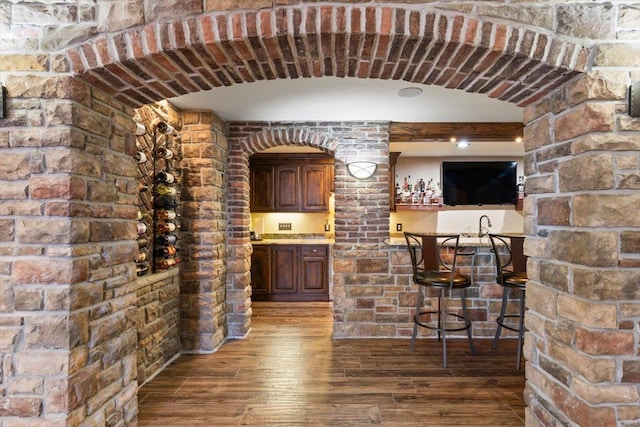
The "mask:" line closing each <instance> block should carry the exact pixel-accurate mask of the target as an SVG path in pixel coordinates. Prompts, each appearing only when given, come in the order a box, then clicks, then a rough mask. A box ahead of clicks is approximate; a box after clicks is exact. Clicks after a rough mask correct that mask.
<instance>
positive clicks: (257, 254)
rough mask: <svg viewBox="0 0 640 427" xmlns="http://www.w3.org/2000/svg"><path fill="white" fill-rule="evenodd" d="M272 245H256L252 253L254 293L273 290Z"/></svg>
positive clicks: (265, 292)
mask: <svg viewBox="0 0 640 427" xmlns="http://www.w3.org/2000/svg"><path fill="white" fill-rule="evenodd" d="M270 284H271V247H270V246H257V245H256V246H254V247H253V254H252V255H251V287H252V288H253V295H267V294H269V292H271V286H270Z"/></svg>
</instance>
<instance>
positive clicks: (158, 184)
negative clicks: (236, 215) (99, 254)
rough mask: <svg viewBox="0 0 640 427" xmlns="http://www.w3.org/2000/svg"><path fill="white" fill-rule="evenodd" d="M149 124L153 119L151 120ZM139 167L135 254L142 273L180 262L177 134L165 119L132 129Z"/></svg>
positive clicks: (137, 267)
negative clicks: (136, 244)
mask: <svg viewBox="0 0 640 427" xmlns="http://www.w3.org/2000/svg"><path fill="white" fill-rule="evenodd" d="M152 123H153V122H152ZM136 137H137V139H136V143H137V147H138V153H137V154H136V160H137V161H138V170H139V176H138V179H139V187H140V193H139V195H140V198H139V206H138V208H139V210H138V255H137V257H136V273H137V275H138V276H144V275H146V274H148V273H149V272H158V271H162V270H168V269H171V268H175V267H177V266H178V265H179V263H180V254H179V252H180V251H179V248H178V240H180V236H179V230H180V222H179V219H180V185H179V181H180V169H179V161H180V158H181V155H180V148H181V147H180V135H179V134H177V132H176V130H175V129H174V128H173V127H172V126H171V125H169V124H167V123H165V122H162V121H160V122H155V124H154V125H153V126H152V131H151V132H148V131H147V128H146V127H145V125H144V124H142V123H138V130H137V131H136Z"/></svg>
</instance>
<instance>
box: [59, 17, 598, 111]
mask: <svg viewBox="0 0 640 427" xmlns="http://www.w3.org/2000/svg"><path fill="white" fill-rule="evenodd" d="M66 56H67V58H68V60H69V62H70V64H71V68H72V71H73V73H74V74H76V75H78V76H79V77H80V78H81V79H83V80H85V81H87V82H88V83H90V84H91V85H93V86H95V87H98V88H100V89H102V90H103V91H105V92H106V93H108V94H111V95H113V96H114V97H115V98H116V99H118V100H120V101H122V102H123V103H125V104H128V105H131V106H140V105H144V104H147V103H150V102H153V101H158V100H162V99H166V98H171V97H174V96H179V95H182V94H185V93H191V92H197V91H200V90H207V89H212V88H215V87H220V86H229V85H233V84H240V83H247V82H253V81H258V80H272V79H278V78H292V79H294V78H309V77H322V76H338V77H357V78H375V79H384V80H389V79H393V80H405V81H408V82H413V83H425V84H436V85H440V86H443V87H447V88H452V89H462V90H465V91H467V92H472V93H485V94H487V95H488V96H490V97H494V98H499V99H501V100H505V101H509V102H513V103H516V104H518V105H521V106H524V105H528V104H530V103H532V102H534V101H536V100H537V99H540V98H541V97H543V96H544V95H545V94H547V93H549V92H550V91H551V90H553V89H554V88H556V87H558V86H560V85H561V84H562V83H563V82H566V81H568V80H569V79H571V78H572V77H573V76H575V75H576V74H577V73H579V72H581V71H584V70H585V69H586V68H587V65H588V60H589V58H590V56H591V48H590V47H585V46H581V45H579V44H576V43H575V42H573V41H571V40H570V39H563V38H561V37H558V36H557V35H555V34H554V33H553V32H551V31H548V30H543V29H538V28H534V27H526V26H523V25H521V24H515V23H514V24H510V23H496V22H491V21H482V20H480V19H478V18H476V17H473V16H467V15H464V14H460V13H455V12H451V11H440V10H437V9H431V8H425V7H424V6H421V5H417V6H411V5H401V6H393V7H391V6H359V5H349V6H343V5H324V6H315V5H312V6H308V5H305V6H302V7H281V8H276V9H267V10H262V11H238V12H214V13H208V14H202V15H197V16H194V17H189V18H184V19H179V20H176V21H170V22H153V23H149V24H147V25H145V26H144V27H141V28H136V29H131V30H126V31H123V32H119V33H115V34H106V35H101V36H99V37H98V38H95V39H91V40H89V41H88V42H86V43H84V44H82V45H80V46H76V47H72V48H70V49H69V50H68V51H67V52H66Z"/></svg>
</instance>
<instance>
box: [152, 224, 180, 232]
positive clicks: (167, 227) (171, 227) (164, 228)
mask: <svg viewBox="0 0 640 427" xmlns="http://www.w3.org/2000/svg"><path fill="white" fill-rule="evenodd" d="M176 228H178V227H177V226H176V224H174V223H173V222H158V223H156V231H157V232H158V233H170V232H172V231H176Z"/></svg>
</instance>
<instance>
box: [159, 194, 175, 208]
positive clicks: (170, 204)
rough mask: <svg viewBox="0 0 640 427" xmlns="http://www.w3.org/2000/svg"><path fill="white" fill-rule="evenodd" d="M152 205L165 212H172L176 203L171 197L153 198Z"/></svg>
mask: <svg viewBox="0 0 640 427" xmlns="http://www.w3.org/2000/svg"><path fill="white" fill-rule="evenodd" d="M153 203H154V205H155V206H156V207H159V208H163V209H167V210H173V209H175V208H176V207H177V206H178V201H177V200H176V198H175V197H172V196H159V197H155V198H154V201H153Z"/></svg>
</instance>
